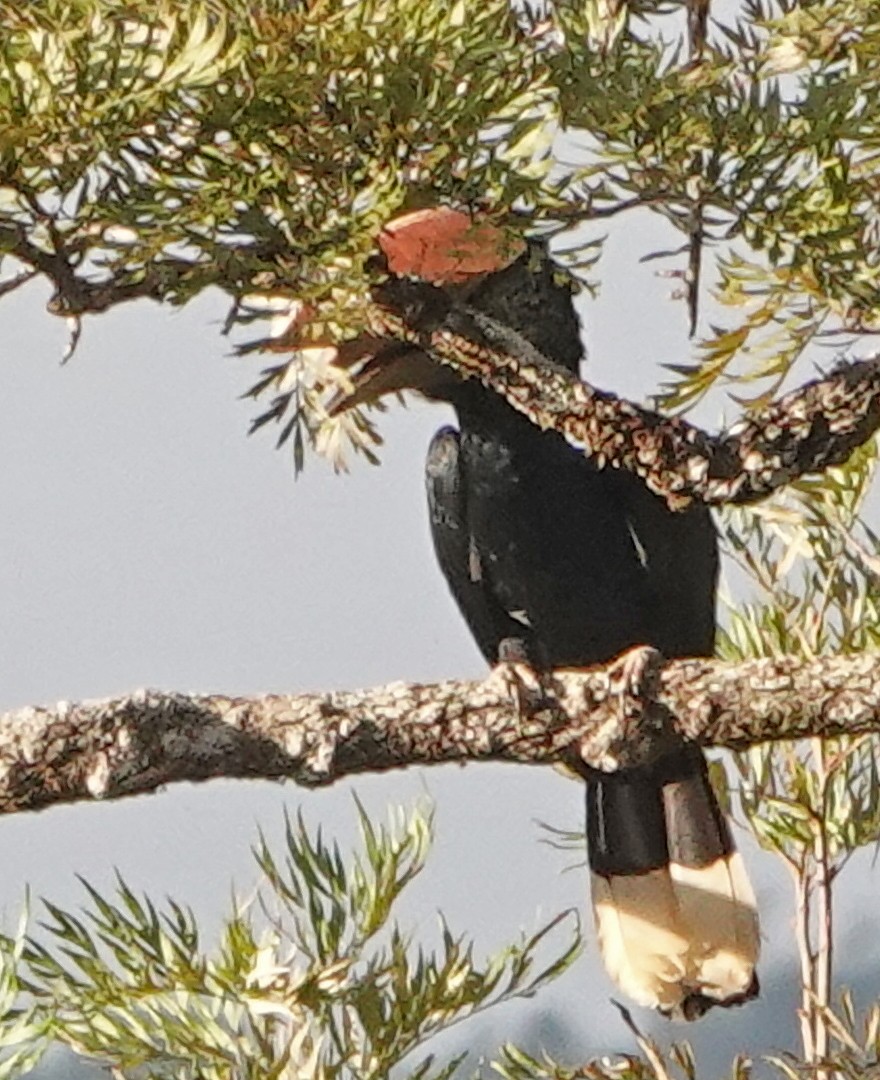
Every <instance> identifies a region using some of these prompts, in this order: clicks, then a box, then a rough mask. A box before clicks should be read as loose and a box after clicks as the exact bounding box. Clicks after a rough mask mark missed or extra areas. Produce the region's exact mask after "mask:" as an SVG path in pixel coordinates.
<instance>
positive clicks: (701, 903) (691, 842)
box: [587, 746, 760, 1020]
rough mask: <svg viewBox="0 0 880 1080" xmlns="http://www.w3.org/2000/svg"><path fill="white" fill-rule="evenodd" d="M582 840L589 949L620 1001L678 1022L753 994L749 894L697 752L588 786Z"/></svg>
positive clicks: (754, 950)
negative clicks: (591, 919)
mask: <svg viewBox="0 0 880 1080" xmlns="http://www.w3.org/2000/svg"><path fill="white" fill-rule="evenodd" d="M587 841H588V849H589V863H590V876H591V882H592V895H593V912H594V915H595V920H596V931H597V936H598V939H599V948H600V950H601V953H602V957H603V960H604V961H605V966H606V967H607V969H608V971H609V973H610V975H611V977H612V978H613V979H614V981H615V982H616V983H617V984H618V986H620V988H621V989H622V990H623V991H624V992H625V993H626V994H627V995H628V996H630V997H632V998H633V999H634V1000H635V1001H637V1002H638V1003H639V1004H641V1005H647V1006H652V1007H654V1008H657V1009H660V1010H661V1011H662V1012H664V1013H666V1014H667V1015H670V1016H674V1017H677V1018H681V1019H686V1020H693V1019H696V1018H697V1017H698V1016H702V1014H703V1013H704V1012H705V1011H706V1010H707V1009H709V1008H711V1007H712V1006H713V1005H734V1004H739V1003H741V1002H744V1001H748V1000H749V999H750V998H752V997H755V996H756V994H757V993H758V981H757V977H756V975H755V964H756V962H757V959H758V952H759V947H760V941H759V931H758V915H757V909H756V905H755V894H754V892H753V891H752V887H751V884H750V883H749V879H748V877H747V876H746V871H745V867H744V865H743V861H742V857H741V856H740V854H739V853H738V852H737V851H736V849H735V847H734V844H733V840H732V838H731V835H730V829H729V828H728V824H727V821H726V820H725V818H724V815H723V813H722V811H721V808H720V807H719V806H718V803H717V801H716V799H715V795H714V793H713V791H712V788H711V785H710V783H709V775H708V770H707V768H706V761H705V758H704V757H703V754H702V752H701V751H700V750H699V748H698V747H695V746H682V747H681V748H680V749H679V750H676V751H674V752H673V753H671V754H668V755H665V756H664V757H663V758H661V759H660V760H658V761H657V762H654V763H652V764H651V765H648V766H645V767H643V768H639V769H633V770H628V771H627V772H626V773H625V774H624V775H621V776H619V777H613V778H609V779H607V780H601V781H598V782H597V781H592V780H591V781H588V783H587Z"/></svg>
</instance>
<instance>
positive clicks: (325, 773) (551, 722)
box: [0, 648, 880, 813]
mask: <svg viewBox="0 0 880 1080" xmlns="http://www.w3.org/2000/svg"><path fill="white" fill-rule="evenodd" d="M634 671H637V675H636V676H634V675H633V672H634ZM877 730H880V654H870V653H866V654H863V655H860V656H854V657H833V656H832V657H824V658H821V659H818V660H814V661H811V662H804V661H801V660H798V659H795V658H791V657H781V658H779V659H773V660H752V661H748V662H745V663H742V664H736V665H732V664H725V663H722V662H720V661H716V660H705V659H688V660H676V661H672V662H670V663H664V662H663V659H662V657H660V655H659V654H658V653H657V652H656V651H655V650H653V649H648V648H640V649H637V650H631V651H630V652H629V653H626V654H624V655H623V656H622V657H620V658H617V659H616V660H615V661H613V662H612V663H610V664H608V665H605V666H603V667H599V668H591V669H584V670H582V671H574V670H566V671H558V672H554V673H553V674H552V675H549V676H546V677H543V678H541V679H540V680H539V679H538V677H537V676H535V675H534V673H532V672H530V671H528V670H526V669H522V668H518V667H515V668H514V667H501V668H498V669H496V670H495V672H493V673H492V675H490V677H489V678H488V679H486V680H484V681H482V682H455V681H450V682H443V683H436V684H433V685H417V684H415V685H406V684H404V683H391V684H389V685H387V686H383V687H379V688H376V689H372V690H364V691H340V692H333V693H326V694H321V693H315V694H297V695H279V694H272V695H267V696H264V697H256V698H237V697H228V696H225V695H219V694H212V695H183V694H175V693H162V692H160V691H154V690H141V691H137V692H135V693H133V694H131V695H128V696H126V697H121V698H115V699H107V700H102V701H86V702H82V703H79V704H70V703H68V702H62V703H60V704H58V705H55V706H54V707H27V708H22V709H18V710H14V711H12V712H7V713H6V714H4V715H0V812H2V813H15V812H17V811H20V810H32V809H38V808H40V807H45V806H50V805H52V804H54V803H69V802H78V801H83V800H87V799H108V798H109V799H113V798H120V797H123V796H126V795H135V794H143V793H145V792H149V791H154V790H155V789H156V788H158V787H161V786H163V785H165V784H170V783H176V782H179V781H183V780H188V781H199V780H209V779H212V778H214V777H262V778H266V779H275V780H280V779H289V780H293V781H294V782H296V783H298V784H301V785H305V786H319V785H326V784H331V783H333V782H334V781H336V780H339V779H341V778H342V777H345V776H351V775H353V774H356V773H362V772H378V771H383V770H386V769H393V768H403V767H405V766H407V765H434V764H441V763H443V762H448V761H457V762H464V761H487V760H492V761H510V762H519V763H521V764H550V763H565V764H568V765H571V766H573V767H576V768H579V769H580V770H581V771H582V770H583V768H584V767H588V768H595V769H601V770H603V771H614V770H616V769H620V768H627V767H631V766H634V765H638V764H640V763H643V762H645V761H646V760H648V759H650V757H652V756H653V755H655V754H656V753H658V752H660V751H661V750H662V749H663V747H664V745H668V741H669V740H671V739H675V738H686V739H691V740H693V741H695V742H697V743H699V744H701V745H703V746H725V747H731V748H736V749H742V748H744V747H747V746H750V745H753V744H755V743H760V742H764V741H768V740H774V739H795V738H801V737H803V736H807V735H812V736H820V737H829V736H833V735H841V734H859V733H863V732H869V731H877Z"/></svg>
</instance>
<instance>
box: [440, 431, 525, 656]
mask: <svg viewBox="0 0 880 1080" xmlns="http://www.w3.org/2000/svg"><path fill="white" fill-rule="evenodd" d="M425 487H426V489H427V495H428V512H429V517H430V522H431V537H432V539H433V541H434V551H435V552H436V555H437V561H438V562H439V563H440V569H441V570H442V571H443V575H444V577H445V578H446V582H447V584H448V585H449V589H450V591H451V592H452V595H453V597H454V599H455V602H456V603H457V604H458V607H459V610H460V611H461V613H462V615H463V616H464V619H465V621H466V622H467V624H468V626H469V627H470V631H471V633H472V634H473V636H474V640H475V641H476V643H477V646H478V648H479V650H480V652H481V653H482V654H483V656H484V657H485V658H486V661H487V662H488V663H489V664H495V663H497V662H498V660H499V650H502V651H505V650H504V646H505V644H506V645H507V647H508V650H509V652H514V653H516V652H518V653H519V654H520V655H521V656H522V658H523V659H529V660H532V662H535V659H534V658H533V648H532V644H531V641H530V633H529V629H528V627H527V626H525V625H524V624H523V622H521V621H520V620H518V619H516V618H515V617H513V616H512V615H511V614H510V613H509V612H508V611H506V610H505V608H504V606H503V604H501V603H500V601H499V599H498V597H497V596H496V594H495V592H494V590H493V587H492V582H491V580H490V574H489V570H490V568H489V566H488V565H487V562H486V555H487V553H486V552H485V551H481V550H480V546H479V544H478V542H477V539H476V538H475V536H474V535H473V533H472V531H471V528H470V524H469V519H468V492H467V482H466V478H465V476H464V471H463V462H462V455H461V440H460V438H459V434H458V432H457V431H456V430H455V428H452V427H444V428H441V429H440V430H439V431H438V432H437V434H436V435H435V436H434V438H433V439H432V440H431V445H430V447H429V448H428V457H427V461H426V463H425Z"/></svg>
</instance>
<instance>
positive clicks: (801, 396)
mask: <svg viewBox="0 0 880 1080" xmlns="http://www.w3.org/2000/svg"><path fill="white" fill-rule="evenodd" d="M375 297H376V301H377V303H376V305H375V311H374V313H373V320H372V326H371V328H370V329H371V330H372V332H373V333H375V334H384V335H385V336H386V339H387V338H391V339H393V340H394V342H395V344H398V343H399V342H401V341H405V342H408V343H410V344H411V345H412V346H414V347H416V348H418V349H420V350H422V351H423V352H424V353H425V354H426V355H428V356H430V357H431V358H432V359H433V360H435V361H437V362H439V363H440V364H443V365H444V366H446V367H449V368H451V369H452V370H453V371H455V372H456V374H458V375H459V376H460V377H462V378H476V379H479V380H480V381H481V382H482V383H483V384H484V385H485V386H487V387H489V388H490V389H492V390H494V391H496V392H497V393H498V394H499V395H500V396H501V397H503V398H504V399H505V401H507V403H508V404H509V405H510V406H511V407H512V408H514V409H516V410H517V411H518V412H520V413H522V414H523V415H524V416H526V417H528V419H529V420H531V421H532V423H534V424H536V425H537V426H538V427H541V428H545V429H547V428H550V429H553V430H554V431H557V432H559V434H560V435H562V436H563V437H564V438H565V439H566V441H567V442H569V443H570V444H571V445H572V446H574V447H576V448H577V449H579V450H582V451H583V453H584V454H585V455H586V456H587V457H590V458H592V459H594V460H595V461H596V462H597V463H598V464H599V465H600V467H601V466H605V467H607V466H613V467H616V468H623V469H628V470H629V471H631V472H634V473H636V474H637V475H638V476H641V477H642V478H643V479H644V481H645V484H646V485H647V486H648V487H649V488H650V489H651V490H652V491H653V492H654V493H655V494H657V495H660V496H661V497H663V498H664V499H666V501H667V503H668V504H669V505H670V506H671V507H672V508H673V509H681V508H683V507H686V506H687V505H688V504H689V503H690V502H691V501H692V500H698V501H702V502H705V503H709V504H712V505H718V504H721V503H748V502H754V501H757V500H758V499H762V498H765V497H766V496H767V495H769V494H770V493H771V492H773V491H775V490H776V489H777V488H780V487H783V486H784V485H785V484H788V483H790V482H791V481H792V480H796V479H797V478H798V477H800V476H803V475H805V474H807V473H815V472H821V471H823V470H824V469H827V468H830V467H832V466H834V465H840V464H842V463H843V462H844V461H846V459H847V458H848V457H849V455H850V454H851V453H852V452H853V450H855V449H856V448H857V447H858V446H861V445H862V444H863V443H864V442H866V441H867V440H868V439H869V438H870V437H871V436H872V435H873V434H874V433H875V432H876V431H877V429H878V427H880V358H877V357H875V358H872V359H869V360H862V361H858V362H854V363H844V364H840V365H838V366H837V367H836V368H835V369H834V370H833V371H831V372H830V373H829V374H828V375H826V376H825V377H824V378H821V379H815V380H813V381H812V382H809V383H806V384H804V385H803V386H801V387H800V388H798V389H797V390H794V391H792V392H791V393H789V394H786V395H785V396H784V397H782V398H779V399H778V400H777V401H774V402H771V403H770V404H769V405H767V406H766V407H765V408H763V409H761V410H760V411H758V412H755V413H754V414H752V415H751V416H749V417H748V418H745V419H740V420H737V421H736V422H735V423H734V424H733V425H732V426H731V427H730V428H729V429H728V430H727V431H723V432H721V433H720V434H718V435H714V436H713V435H710V434H708V433H706V432H704V431H702V430H701V429H700V428H698V427H696V426H694V425H693V424H690V423H688V422H687V421H686V420H685V419H684V418H683V417H680V416H673V417H668V416H663V415H661V414H660V413H656V412H654V411H652V410H651V409H646V408H642V407H641V406H640V405H636V404H634V403H633V402H630V401H626V400H624V399H622V398H619V397H616V396H615V395H614V394H610V393H607V392H605V391H601V390H597V389H595V388H594V387H592V386H590V385H589V384H588V383H584V382H582V381H581V380H580V379H579V378H577V376H575V375H574V374H572V373H571V372H569V371H567V370H565V368H563V367H561V366H560V365H559V364H556V363H554V362H553V361H552V360H551V359H548V358H547V357H546V356H544V355H543V354H542V353H541V352H540V351H539V350H538V349H536V348H535V347H534V346H533V345H532V344H531V343H530V342H529V341H527V340H526V339H525V338H524V337H523V336H522V335H520V334H519V333H517V331H516V330H513V329H512V328H511V327H509V326H507V325H505V324H503V323H502V322H499V321H498V320H497V319H494V318H492V317H490V316H488V315H487V314H485V313H484V312H482V311H478V310H477V309H475V308H473V307H470V306H468V305H467V304H466V303H461V302H460V301H457V300H456V299H455V298H454V297H453V296H451V295H449V293H448V292H446V291H444V290H441V289H439V288H436V287H434V286H431V285H426V284H424V283H422V282H413V281H405V280H402V279H391V280H389V281H387V282H385V283H384V285H382V286H380V287H379V288H377V290H376V291H375Z"/></svg>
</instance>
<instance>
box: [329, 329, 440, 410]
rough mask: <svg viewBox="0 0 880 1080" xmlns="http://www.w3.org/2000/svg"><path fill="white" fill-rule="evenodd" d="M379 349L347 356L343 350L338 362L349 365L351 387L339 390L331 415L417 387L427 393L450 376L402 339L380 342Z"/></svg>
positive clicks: (330, 407)
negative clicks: (400, 340) (365, 353)
mask: <svg viewBox="0 0 880 1080" xmlns="http://www.w3.org/2000/svg"><path fill="white" fill-rule="evenodd" d="M376 344H377V346H378V348H377V349H376V350H375V351H372V352H370V353H369V354H368V355H366V356H364V352H363V348H361V350H360V351H359V355H357V356H354V357H351V356H349V357H347V356H345V346H343V347H342V349H341V350H340V358H339V360H338V361H337V363H338V365H339V366H340V367H343V368H348V372H347V374H348V384H349V385H348V386H347V387H346V388H345V389H341V390H338V391H337V392H336V393H335V394H334V395H333V396H332V397H331V399H330V400H329V401H328V403H327V413H328V415H329V416H341V415H342V414H343V413H345V412H348V411H349V410H350V409H354V408H356V407H358V406H361V405H374V404H376V403H377V402H379V401H380V400H381V399H382V398H384V397H387V396H388V395H389V394H397V393H400V392H401V391H403V390H416V391H418V392H420V393H424V394H428V395H429V396H430V394H431V391H432V390H433V389H434V388H436V387H440V386H442V385H443V383H444V382H448V381H449V378H450V375H449V373H448V372H446V371H445V370H444V369H443V368H442V367H441V366H440V365H439V364H436V363H434V362H433V361H431V360H430V359H429V358H428V357H427V356H426V355H425V353H424V352H422V350H421V349H417V348H414V347H413V346H412V345H409V344H406V343H403V342H399V343H398V342H393V343H388V342H382V343H379V342H378V341H377V343H376Z"/></svg>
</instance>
